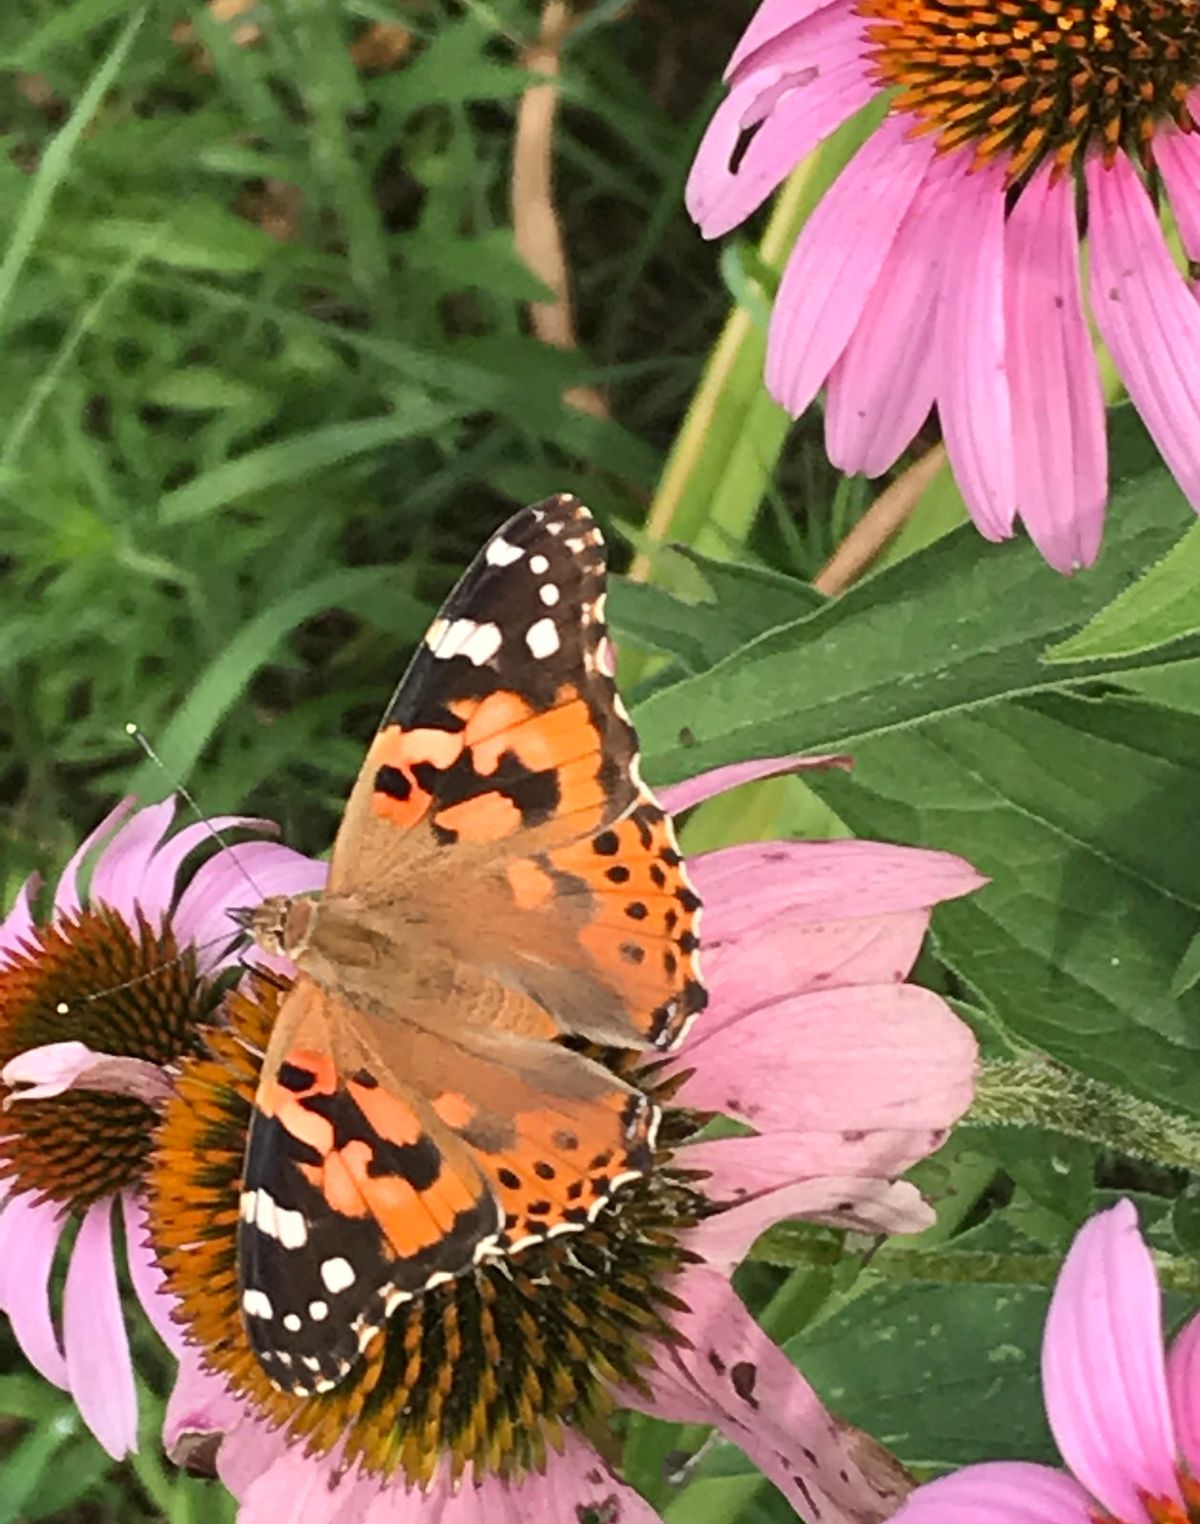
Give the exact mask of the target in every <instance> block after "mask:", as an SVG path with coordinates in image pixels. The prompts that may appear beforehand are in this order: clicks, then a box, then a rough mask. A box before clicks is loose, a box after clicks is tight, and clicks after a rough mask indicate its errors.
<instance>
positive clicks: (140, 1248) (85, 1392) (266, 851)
mask: <svg viewBox="0 0 1200 1524" xmlns="http://www.w3.org/2000/svg"><path fill="white" fill-rule="evenodd" d="M174 810H175V805H174V802H173V801H172V800H167V801H166V802H164V803H162V804H157V805H151V806H149V807H147V808H145V809H141V810H135V809H134V808H133V801H132V800H128V799H127V800H125V801H124V802H123V803H122V804H120V805H118V806H117V808H116V809H115V810H113V811H112V812H111V813H110V814H109V815H108V816H106V818H105V819H104V820H103V821H102V822H101V824H100V825H99V826H98V827H97V828H96V830H95V831H93V832H92V833H91V835H90V836H88V837H87V838H86V840H85V841H84V842H83V843H82V844H81V845H80V847H79V848H78V850H77V851H76V852H75V854H74V855H73V856H72V858H71V860H70V861H69V862H68V864H67V866H66V868H65V869H64V870H63V873H62V876H61V877H60V879H59V881H58V885H57V887H56V890H55V893H54V900H53V908H52V911H51V922H52V923H55V922H61V921H62V919H63V918H64V917H68V916H72V915H75V914H77V913H78V912H79V910H80V909H81V908H82V907H83V906H84V905H87V904H90V905H96V904H100V903H102V904H105V905H107V906H109V907H110V908H111V909H112V910H115V911H116V912H118V913H119V914H120V916H121V917H122V919H123V920H124V921H125V922H126V924H127V925H131V926H132V925H133V924H134V923H135V921H136V917H137V914H138V912H140V913H141V914H142V915H143V916H145V917H146V919H147V920H148V921H149V923H150V924H151V926H152V927H154V928H155V929H158V928H161V927H162V926H164V925H169V926H170V927H171V930H172V932H173V933H174V936H175V938H176V941H177V943H178V945H179V946H181V947H182V946H188V945H193V946H195V947H196V949H197V960H198V963H199V966H200V967H201V969H203V970H205V971H211V970H212V969H213V967H214V966H216V954H215V953H214V951H213V949H212V947H211V946H206V944H211V943H212V942H213V940H214V938H219V939H224V941H225V942H226V943H228V940H229V939H230V936H231V923H230V921H229V920H228V917H227V916H226V914H225V912H226V910H227V909H228V908H229V907H230V906H232V905H235V904H240V903H243V902H244V901H245V898H246V881H245V878H244V877H243V873H242V870H245V871H246V872H247V873H249V874H250V876H251V878H252V879H253V880H254V882H255V883H256V884H257V885H260V886H262V888H263V892H265V893H299V892H300V891H301V890H304V889H311V888H315V887H317V886H318V885H319V884H320V882H321V881H322V880H323V878H324V867H323V865H321V864H314V863H312V862H310V861H309V860H308V859H307V858H304V857H301V856H299V854H297V853H295V852H292V851H291V850H290V849H289V848H286V847H282V846H279V845H278V844H277V843H275V842H262V841H256V842H243V843H239V844H238V845H237V846H235V847H233V848H231V849H230V850H228V851H225V852H222V853H220V854H218V855H217V856H215V857H213V858H212V859H210V860H209V861H208V862H206V863H205V864H204V865H203V866H202V867H201V868H200V869H199V870H198V871H197V872H196V874H195V875H194V876H193V877H192V879H191V882H190V883H189V885H188V887H187V888H186V889H185V890H184V891H183V893H182V895H178V896H177V891H176V880H177V878H178V875H179V872H180V870H181V868H182V867H183V865H184V863H185V861H186V859H187V857H188V856H189V855H190V854H191V853H192V852H194V851H195V850H196V849H197V848H198V847H200V846H202V845H203V844H204V843H205V842H207V841H208V840H209V839H210V826H209V825H193V826H187V827H185V828H184V829H183V830H181V831H178V832H176V833H175V835H173V836H170V837H168V836H167V832H168V830H169V829H170V826H171V822H172V818H173V815H174ZM210 824H211V826H213V827H215V828H216V829H217V830H222V829H227V830H234V829H238V828H249V829H253V830H260V831H261V830H263V829H264V827H265V823H264V822H262V821H255V820H246V819H242V818H241V817H238V816H228V817H218V818H217V819H216V820H215V821H213V822H211V823H210ZM118 826H119V829H117V827H118ZM266 828H267V829H270V828H269V827H266ZM114 833H115V834H114ZM106 838H109V839H107V840H106ZM97 849H99V850H97ZM89 862H92V863H93V866H92V872H91V880H90V884H89V888H88V893H87V896H86V898H85V897H84V895H83V894H82V891H81V887H80V879H81V870H82V869H83V868H84V866H85V864H87V863H89ZM239 864H240V867H239ZM36 889H37V882H36V880H30V881H29V882H27V883H26V884H25V885H24V887H23V888H22V889H21V891H20V893H19V894H18V896H17V899H16V903H15V904H14V906H13V908H12V909H11V911H10V912H9V914H8V916H7V917H6V918H5V920H4V922H3V923H2V924H0V978H2V977H3V969H4V966H5V965H6V964H7V963H9V962H10V961H11V960H12V959H14V958H18V957H20V956H21V955H22V954H23V952H24V951H25V950H27V949H28V947H29V946H30V943H31V938H32V936H33V934H34V931H35V927H36V924H37V923H36V921H35V918H34V915H33V911H32V908H31V901H32V897H33V895H34V893H35V892H36ZM106 1064H107V1065H108V1066H109V1067H110V1068H111V1067H114V1066H115V1067H118V1068H119V1067H120V1066H121V1059H120V1057H119V1056H117V1057H116V1058H115V1059H114V1058H113V1056H112V1055H108V1054H95V1053H92V1052H91V1051H90V1050H89V1049H88V1048H87V1047H86V1046H84V1045H83V1044H81V1043H78V1042H60V1043H53V1044H50V1045H48V1046H47V1047H45V1048H41V1049H34V1050H32V1051H29V1052H26V1053H24V1054H21V1055H19V1056H18V1058H16V1059H14V1060H13V1061H12V1062H11V1063H9V1064H8V1065H7V1066H6V1068H5V1073H4V1079H5V1082H6V1083H7V1084H10V1085H13V1086H15V1085H16V1084H17V1083H18V1081H19V1082H20V1084H21V1085H22V1086H23V1087H28V1088H26V1089H24V1090H23V1091H17V1090H15V1089H14V1091H13V1093H12V1096H11V1098H10V1103H11V1104H13V1105H17V1106H19V1105H20V1103H21V1096H22V1094H24V1095H25V1096H26V1097H27V1098H28V1097H29V1096H31V1095H34V1096H36V1095H46V1096H52V1095H56V1094H60V1093H62V1092H63V1091H65V1090H67V1089H69V1088H70V1087H71V1085H72V1084H73V1083H83V1084H85V1085H87V1084H88V1083H89V1081H92V1080H94V1077H95V1074H96V1072H97V1070H98V1069H103V1068H104V1066H105V1065H106ZM146 1067H149V1066H146ZM97 1088H105V1087H104V1086H103V1085H101V1086H99V1087H97ZM66 1104H67V1105H68V1106H69V1104H70V1103H69V1101H68V1102H66ZM66 1125H68V1126H69V1125H70V1124H69V1122H68V1123H67V1124H66ZM115 1208H116V1201H115V1199H114V1197H113V1196H111V1195H108V1196H104V1197H102V1198H101V1199H100V1200H98V1201H95V1202H93V1203H92V1204H91V1205H90V1206H88V1207H87V1208H86V1210H85V1211H84V1212H83V1214H82V1220H81V1221H80V1225H79V1232H78V1235H77V1237H76V1240H75V1244H74V1247H73V1248H72V1250H71V1255H70V1260H69V1262H68V1265H67V1273H66V1280H65V1284H64V1288H63V1296H62V1304H61V1310H60V1313H59V1317H58V1319H57V1320H56V1317H55V1309H54V1306H53V1301H52V1297H51V1290H50V1283H51V1275H52V1271H53V1268H54V1262H55V1256H56V1254H57V1252H58V1250H59V1247H60V1242H61V1239H62V1236H63V1233H64V1231H65V1229H66V1227H67V1224H68V1222H69V1221H70V1220H71V1217H72V1215H73V1213H72V1211H71V1209H70V1208H69V1207H67V1206H64V1205H62V1204H56V1203H55V1202H53V1201H47V1200H39V1199H38V1193H37V1192H36V1191H34V1190H25V1191H20V1192H16V1191H13V1190H12V1187H11V1183H10V1182H3V1183H0V1311H3V1312H4V1313H5V1314H7V1316H8V1319H9V1322H10V1324H11V1327H12V1331H13V1334H14V1337H15V1338H16V1340H17V1343H18V1344H19V1345H20V1347H21V1349H22V1351H23V1352H24V1354H25V1356H26V1357H27V1359H28V1360H29V1362H30V1364H31V1365H33V1366H34V1368H35V1369H36V1370H38V1371H39V1372H40V1373H41V1375H43V1376H44V1377H45V1378H46V1380H47V1381H50V1382H52V1383H53V1384H54V1385H55V1386H58V1387H60V1388H62V1389H64V1390H66V1391H69V1392H70V1393H71V1396H72V1397H73V1399H74V1400H75V1402H76V1404H77V1405H78V1407H79V1410H80V1412H81V1413H82V1415H83V1417H84V1419H85V1421H86V1422H87V1424H88V1427H89V1428H90V1429H91V1430H92V1432H93V1433H94V1434H95V1435H96V1438H97V1439H98V1440H99V1441H100V1443H101V1444H102V1445H103V1446H104V1448H105V1449H106V1450H107V1451H108V1452H109V1454H110V1455H112V1456H113V1457H114V1458H116V1459H120V1458H121V1457H122V1456H124V1455H126V1454H128V1453H129V1452H130V1451H131V1450H133V1449H135V1448H136V1442H137V1397H136V1390H135V1385H134V1373H133V1364H132V1359H131V1355H130V1348H129V1336H128V1333H127V1331H126V1327H125V1316H124V1312H123V1310H122V1306H121V1298H120V1292H119V1288H118V1282H117V1266H116V1260H115V1254H114V1245H113V1232H114V1226H115V1224H114V1210H115ZM120 1210H121V1214H122V1218H123V1223H124V1237H125V1244H126V1258H127V1263H128V1268H129V1275H130V1280H131V1282H132V1284H133V1287H134V1290H135V1292H136V1293H137V1296H138V1299H139V1301H140V1303H141V1305H142V1307H143V1309H144V1310H145V1312H146V1315H147V1317H148V1318H149V1319H150V1321H151V1323H152V1324H153V1326H154V1327H155V1329H156V1330H157V1331H158V1333H159V1334H160V1335H161V1337H162V1338H163V1340H164V1342H165V1343H166V1344H167V1345H168V1347H169V1348H171V1349H172V1350H174V1351H175V1352H178V1350H179V1349H180V1348H181V1344H182V1341H181V1337H180V1330H179V1328H178V1326H177V1325H176V1324H175V1323H174V1322H172V1320H171V1318H170V1316H169V1308H168V1306H167V1304H166V1302H165V1300H164V1297H163V1294H162V1291H161V1281H162V1276H161V1273H160V1271H159V1269H158V1267H157V1265H156V1264H155V1262H154V1260H153V1258H152V1256H151V1253H150V1250H149V1249H148V1248H147V1246H146V1242H145V1240H146V1226H145V1216H144V1211H143V1206H142V1202H141V1199H140V1197H139V1195H138V1193H137V1191H136V1190H132V1189H131V1190H126V1191H123V1192H121V1193H120ZM60 1329H61V1333H60Z"/></svg>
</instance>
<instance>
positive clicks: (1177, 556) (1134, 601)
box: [1045, 524, 1200, 662]
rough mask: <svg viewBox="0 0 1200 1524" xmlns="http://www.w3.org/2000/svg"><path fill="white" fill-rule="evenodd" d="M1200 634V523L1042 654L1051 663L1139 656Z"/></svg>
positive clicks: (1193, 526) (1194, 525)
mask: <svg viewBox="0 0 1200 1524" xmlns="http://www.w3.org/2000/svg"><path fill="white" fill-rule="evenodd" d="M1197 630H1200V524H1193V525H1192V527H1191V528H1190V529H1189V530H1188V532H1187V533H1186V534H1185V535H1184V536H1183V538H1182V539H1181V540H1180V541H1179V542H1178V544H1176V545H1174V546H1173V547H1172V548H1171V549H1170V550H1169V551H1168V552H1167V554H1166V555H1165V556H1164V557H1163V558H1162V560H1161V561H1159V562H1158V563H1157V565H1155V566H1152V567H1151V568H1150V570H1149V571H1148V572H1147V573H1146V574H1145V576H1144V577H1142V578H1141V580H1140V581H1139V582H1137V583H1135V585H1134V586H1133V587H1131V588H1127V589H1126V590H1125V592H1123V593H1121V594H1119V595H1118V596H1117V597H1116V598H1114V599H1113V601H1112V602H1111V603H1110V604H1109V605H1108V606H1107V608H1103V609H1101V610H1100V612H1099V613H1098V614H1096V615H1095V616H1094V617H1093V618H1092V619H1091V620H1090V621H1089V622H1088V623H1087V624H1086V625H1085V626H1084V628H1083V629H1082V630H1080V631H1079V633H1078V634H1077V635H1072V636H1071V638H1070V639H1069V640H1064V641H1060V642H1059V643H1058V644H1057V645H1053V646H1051V647H1050V648H1049V650H1048V651H1047V652H1046V653H1045V660H1046V661H1049V662H1064V661H1068V662H1069V661H1105V660H1112V659H1113V658H1115V657H1118V656H1137V655H1140V654H1141V653H1142V652H1143V651H1151V650H1154V649H1155V648H1156V647H1158V646H1165V645H1170V644H1171V642H1172V641H1176V640H1186V639H1188V638H1189V637H1190V636H1193V635H1195V634H1196V632H1197Z"/></svg>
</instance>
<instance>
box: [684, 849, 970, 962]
mask: <svg viewBox="0 0 1200 1524" xmlns="http://www.w3.org/2000/svg"><path fill="white" fill-rule="evenodd" d="M691 870H692V877H693V880H694V882H695V884H696V889H697V892H698V893H699V894H700V896H701V897H702V898H703V899H704V901H705V923H704V936H705V941H706V942H707V941H710V940H712V941H718V942H724V941H729V940H731V939H732V938H734V937H737V936H739V935H742V934H743V933H745V932H747V931H752V930H754V929H756V928H757V927H760V926H761V925H763V923H764V922H766V921H768V920H770V919H772V918H773V917H775V916H781V915H786V916H787V918H788V920H789V922H793V923H796V924H802V923H805V922H807V923H809V924H819V923H821V922H826V921H833V920H837V919H840V918H842V917H845V918H847V919H858V918H868V919H870V918H873V917H875V916H883V915H890V914H891V913H892V912H894V911H902V910H924V909H927V908H928V907H929V906H931V905H937V904H940V903H941V901H942V900H952V899H959V898H961V897H962V896H963V895H964V894H971V893H972V892H973V891H974V890H976V889H978V888H980V887H982V885H984V884H986V883H987V879H985V878H984V877H983V876H982V875H981V874H980V873H977V872H976V870H975V869H974V868H973V867H972V866H971V864H970V863H968V862H967V861H966V860H965V858H962V857H955V856H954V855H953V854H952V853H950V852H935V851H929V850H927V849H925V848H923V847H893V846H888V845H886V844H885V843H883V842H875V841H769V842H747V843H746V844H744V845H742V846H737V847H723V848H722V849H721V850H720V851H718V852H706V853H705V854H704V855H703V856H702V857H699V858H697V859H696V860H695V861H694V862H693V863H692V864H691Z"/></svg>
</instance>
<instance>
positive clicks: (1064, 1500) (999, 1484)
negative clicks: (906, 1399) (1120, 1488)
mask: <svg viewBox="0 0 1200 1524" xmlns="http://www.w3.org/2000/svg"><path fill="white" fill-rule="evenodd" d="M1137 1517H1139V1518H1142V1517H1144V1514H1141V1513H1139V1514H1138V1515H1137ZM1094 1519H1095V1515H1094V1513H1093V1511H1092V1507H1091V1502H1090V1499H1089V1498H1088V1496H1087V1494H1086V1493H1085V1492H1084V1490H1083V1488H1082V1487H1080V1486H1079V1484H1078V1482H1075V1481H1073V1480H1072V1479H1071V1477H1069V1476H1064V1475H1063V1473H1062V1472H1061V1471H1052V1470H1051V1469H1050V1467H1049V1466H1034V1465H1031V1464H1029V1463H1028V1462H1026V1461H988V1462H985V1463H984V1464H983V1465H980V1466H967V1467H965V1468H964V1469H963V1470H962V1471H956V1472H955V1473H954V1474H953V1476H943V1477H939V1478H938V1480H937V1481H935V1482H929V1483H927V1485H926V1486H924V1487H918V1488H917V1490H916V1492H914V1493H913V1494H912V1496H911V1497H910V1498H909V1500H908V1502H907V1503H905V1505H904V1507H903V1508H901V1510H900V1512H899V1513H897V1514H896V1516H895V1519H894V1521H893V1524H1094Z"/></svg>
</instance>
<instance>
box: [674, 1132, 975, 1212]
mask: <svg viewBox="0 0 1200 1524" xmlns="http://www.w3.org/2000/svg"><path fill="white" fill-rule="evenodd" d="M946 1135H947V1132H946V1129H945V1128H944V1127H936V1128H934V1127H926V1128H923V1129H921V1130H918V1131H902V1130H895V1129H887V1128H876V1129H873V1130H871V1131H857V1132H856V1131H854V1130H853V1129H851V1128H844V1129H839V1130H838V1131H835V1132H772V1133H770V1134H768V1135H765V1136H764V1135H761V1134H758V1133H754V1134H750V1135H748V1136H745V1137H738V1138H707V1139H702V1140H701V1141H700V1142H698V1143H688V1144H685V1145H684V1146H683V1147H682V1148H681V1149H679V1151H678V1154H677V1158H678V1159H679V1162H680V1164H681V1165H683V1166H684V1167H685V1168H686V1169H699V1170H704V1171H705V1172H706V1173H707V1175H708V1179H707V1180H705V1182H704V1192H705V1194H706V1195H707V1196H710V1197H711V1198H712V1199H713V1200H715V1201H730V1202H738V1201H743V1200H746V1199H747V1198H749V1197H751V1196H757V1195H759V1194H761V1193H762V1192H763V1191H773V1190H777V1189H778V1188H779V1187H780V1186H783V1185H791V1184H793V1183H794V1182H796V1181H798V1180H811V1179H814V1178H817V1177H820V1176H829V1175H851V1176H854V1175H860V1176H873V1177H875V1178H877V1179H880V1180H890V1179H894V1178H895V1177H896V1176H897V1175H901V1174H903V1173H904V1171H905V1170H906V1169H908V1168H910V1166H912V1165H913V1164H915V1163H916V1162H917V1160H918V1159H924V1158H925V1157H926V1155H928V1154H931V1153H934V1152H935V1151H936V1150H937V1149H939V1148H940V1147H941V1146H942V1144H943V1143H944V1142H945V1141H946Z"/></svg>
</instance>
